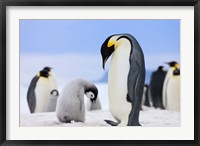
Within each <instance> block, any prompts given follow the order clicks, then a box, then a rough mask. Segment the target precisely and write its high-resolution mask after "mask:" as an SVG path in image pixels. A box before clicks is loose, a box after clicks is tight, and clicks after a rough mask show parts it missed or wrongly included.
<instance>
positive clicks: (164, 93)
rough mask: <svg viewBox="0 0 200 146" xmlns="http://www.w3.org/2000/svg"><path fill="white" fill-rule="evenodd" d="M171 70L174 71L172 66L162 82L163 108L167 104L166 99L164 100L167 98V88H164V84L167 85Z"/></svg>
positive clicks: (171, 73)
mask: <svg viewBox="0 0 200 146" xmlns="http://www.w3.org/2000/svg"><path fill="white" fill-rule="evenodd" d="M173 71H174V68H172V67H170V68H169V70H168V72H167V74H166V76H165V80H164V83H163V90H162V95H163V97H162V98H163V105H164V107H165V108H166V106H167V101H166V100H167V89H166V87H167V86H166V85H167V83H168V81H169V79H170V78H171V77H172V75H173Z"/></svg>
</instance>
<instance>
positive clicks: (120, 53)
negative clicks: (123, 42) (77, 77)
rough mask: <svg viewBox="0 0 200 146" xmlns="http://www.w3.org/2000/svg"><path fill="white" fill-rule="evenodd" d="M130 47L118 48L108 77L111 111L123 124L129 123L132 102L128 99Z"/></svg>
mask: <svg viewBox="0 0 200 146" xmlns="http://www.w3.org/2000/svg"><path fill="white" fill-rule="evenodd" d="M130 48H131V47H130V46H129V47H126V48H124V47H121V48H120V47H119V48H117V49H116V50H115V51H114V53H113V56H112V59H111V62H110V68H109V77H108V94H109V108H110V112H111V114H112V115H113V117H115V118H116V119H117V120H119V121H120V122H121V123H120V124H121V125H124V126H126V125H127V124H128V116H129V113H130V111H131V108H132V107H131V103H130V102H128V101H127V100H126V97H127V91H128V88H127V85H128V84H127V81H128V73H129V69H130V63H129V56H130V51H131V50H130Z"/></svg>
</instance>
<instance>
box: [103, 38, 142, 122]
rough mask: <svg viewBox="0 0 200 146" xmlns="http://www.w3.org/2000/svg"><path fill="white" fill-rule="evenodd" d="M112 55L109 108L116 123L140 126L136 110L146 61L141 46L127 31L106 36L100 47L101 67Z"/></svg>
mask: <svg viewBox="0 0 200 146" xmlns="http://www.w3.org/2000/svg"><path fill="white" fill-rule="evenodd" d="M112 53H113V55H112V59H111V62H110V67H109V77H108V92H109V109H110V112H111V114H112V115H113V117H114V118H115V119H116V121H117V122H113V121H109V120H106V122H107V123H109V124H111V125H113V126H116V125H119V126H139V125H140V124H139V112H140V106H141V100H142V94H143V88H144V79H145V64H144V55H143V52H142V49H141V47H140V45H139V43H138V42H137V40H136V39H135V38H134V37H133V36H132V35H130V34H116V35H112V36H110V37H108V38H107V39H106V40H105V42H104V43H103V44H102V47H101V55H102V60H103V68H104V66H105V62H106V61H107V59H108V58H109V56H110V55H111V54H112Z"/></svg>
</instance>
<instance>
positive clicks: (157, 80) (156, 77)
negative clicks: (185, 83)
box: [149, 66, 167, 109]
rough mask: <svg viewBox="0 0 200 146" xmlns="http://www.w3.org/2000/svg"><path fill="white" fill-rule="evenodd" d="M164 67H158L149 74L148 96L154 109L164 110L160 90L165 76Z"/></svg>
mask: <svg viewBox="0 0 200 146" xmlns="http://www.w3.org/2000/svg"><path fill="white" fill-rule="evenodd" d="M166 73H167V72H166V71H165V69H164V66H159V67H158V69H157V70H156V71H154V72H152V74H151V80H150V84H149V89H150V94H151V97H152V101H153V106H154V107H155V108H161V109H164V106H163V98H162V96H163V95H162V90H163V83H164V80H165V76H166Z"/></svg>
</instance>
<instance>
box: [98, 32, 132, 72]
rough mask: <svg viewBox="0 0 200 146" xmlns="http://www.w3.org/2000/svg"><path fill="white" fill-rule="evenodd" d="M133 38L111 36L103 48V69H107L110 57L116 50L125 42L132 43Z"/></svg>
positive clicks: (124, 35) (126, 35)
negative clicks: (106, 64)
mask: <svg viewBox="0 0 200 146" xmlns="http://www.w3.org/2000/svg"><path fill="white" fill-rule="evenodd" d="M130 37H132V36H131V35H129V34H115V35H111V36H109V37H108V38H107V39H106V40H105V41H104V43H103V44H102V46H101V56H102V61H103V66H102V67H103V69H105V63H106V61H107V59H108V58H109V57H110V55H111V54H112V53H113V52H114V50H115V49H116V48H117V47H118V46H119V45H120V44H121V43H122V42H123V41H127V40H128V41H129V42H130V44H131V45H132V43H131V39H130Z"/></svg>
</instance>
